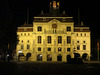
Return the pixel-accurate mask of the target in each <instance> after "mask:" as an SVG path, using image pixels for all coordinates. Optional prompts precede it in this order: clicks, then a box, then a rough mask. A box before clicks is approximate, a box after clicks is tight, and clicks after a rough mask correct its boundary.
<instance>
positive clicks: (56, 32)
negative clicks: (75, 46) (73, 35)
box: [44, 30, 66, 34]
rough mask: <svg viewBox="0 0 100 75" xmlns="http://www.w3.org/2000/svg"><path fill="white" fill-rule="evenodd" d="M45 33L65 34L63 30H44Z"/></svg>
mask: <svg viewBox="0 0 100 75" xmlns="http://www.w3.org/2000/svg"><path fill="white" fill-rule="evenodd" d="M44 33H45V34H65V33H66V31H65V30H45V31H44Z"/></svg>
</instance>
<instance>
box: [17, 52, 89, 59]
mask: <svg viewBox="0 0 100 75" xmlns="http://www.w3.org/2000/svg"><path fill="white" fill-rule="evenodd" d="M23 56H24V57H25V60H26V61H68V60H69V59H70V58H82V59H83V60H86V61H89V60H90V54H89V53H26V54H25V53H19V54H18V56H17V58H18V60H19V59H20V58H21V57H23Z"/></svg>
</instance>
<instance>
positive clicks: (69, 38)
mask: <svg viewBox="0 0 100 75" xmlns="http://www.w3.org/2000/svg"><path fill="white" fill-rule="evenodd" d="M67 44H71V36H67Z"/></svg>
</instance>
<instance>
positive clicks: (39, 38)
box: [38, 36, 41, 44]
mask: <svg viewBox="0 0 100 75" xmlns="http://www.w3.org/2000/svg"><path fill="white" fill-rule="evenodd" d="M38 43H39V44H41V36H38Z"/></svg>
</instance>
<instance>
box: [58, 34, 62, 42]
mask: <svg viewBox="0 0 100 75" xmlns="http://www.w3.org/2000/svg"><path fill="white" fill-rule="evenodd" d="M61 43H62V36H58V44H61Z"/></svg>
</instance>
